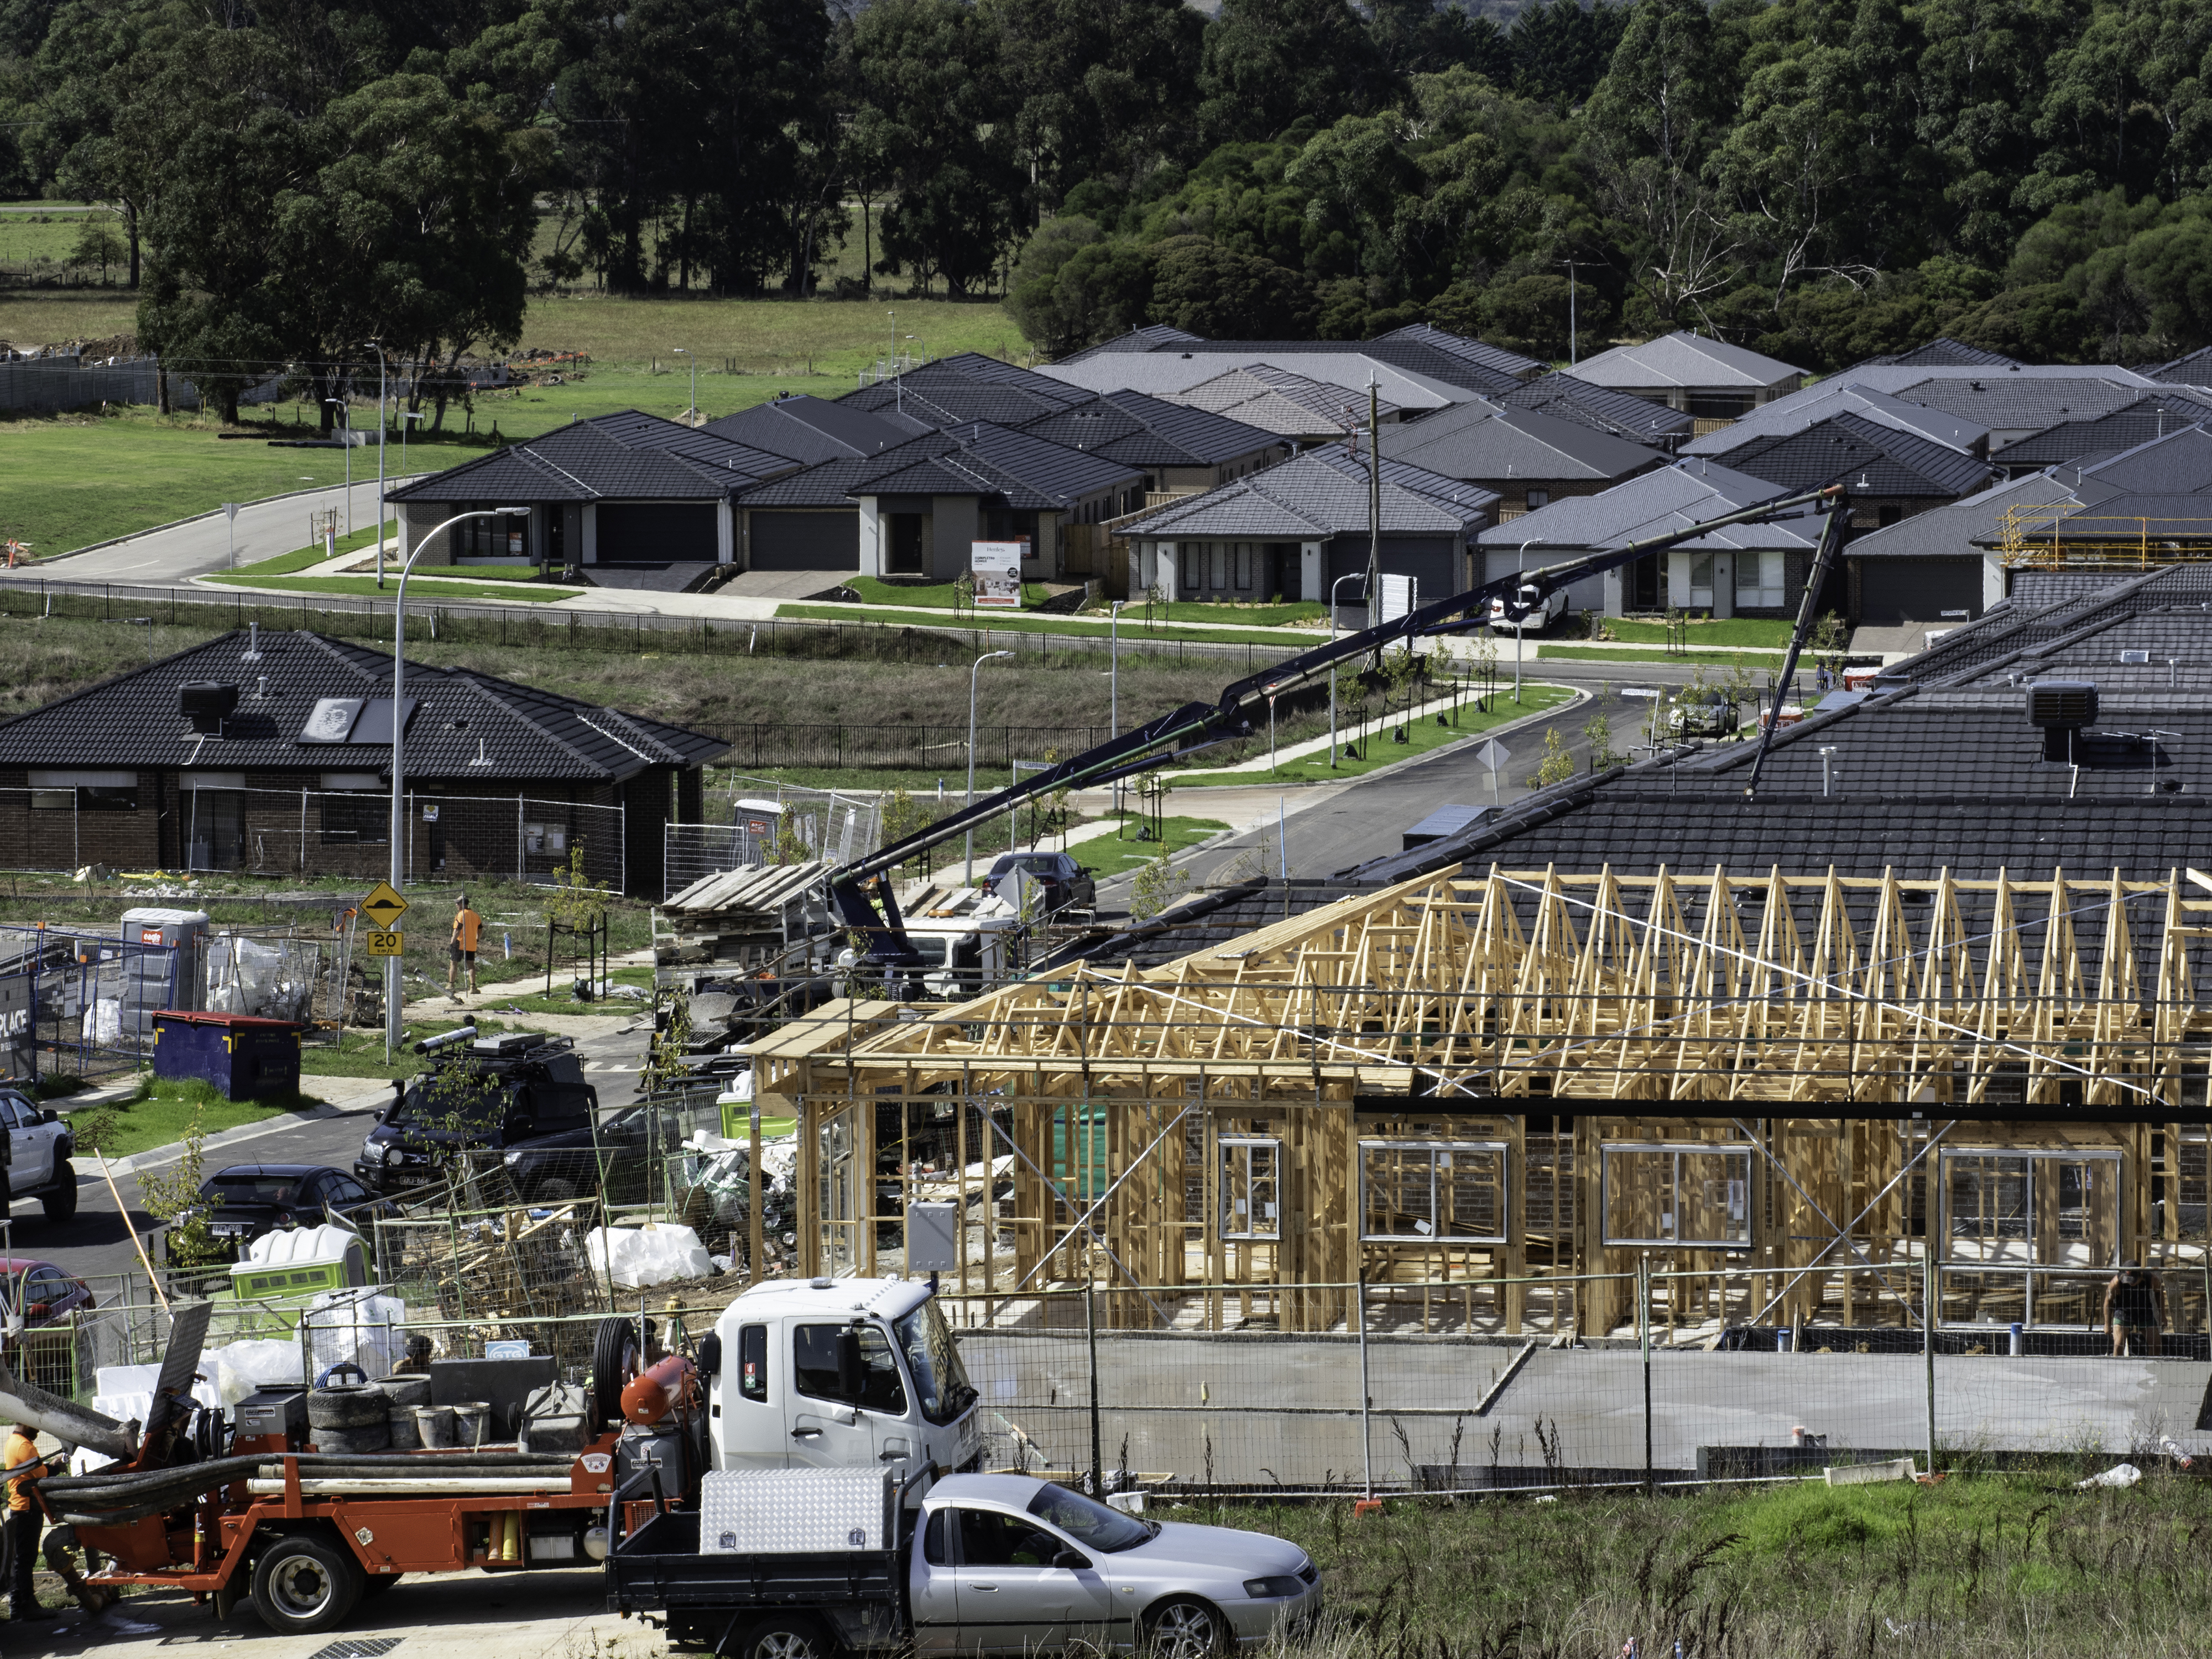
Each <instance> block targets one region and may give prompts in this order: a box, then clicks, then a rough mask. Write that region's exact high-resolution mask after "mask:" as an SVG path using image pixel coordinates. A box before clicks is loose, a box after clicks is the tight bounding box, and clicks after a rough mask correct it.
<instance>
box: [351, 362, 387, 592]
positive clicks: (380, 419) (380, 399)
mask: <svg viewBox="0 0 2212 1659" xmlns="http://www.w3.org/2000/svg"><path fill="white" fill-rule="evenodd" d="M362 344H363V345H365V346H367V347H368V348H369V349H370V350H372V351H374V352H375V353H376V585H377V586H379V587H381V586H384V388H385V382H386V378H387V375H386V365H385V361H384V344H383V343H382V342H381V341H379V340H364V341H362ZM352 453H353V449H352V446H351V445H350V444H349V445H348V446H347V449H346V454H347V457H348V459H349V462H350V459H351V457H352ZM348 476H349V477H350V476H351V475H350V474H349V475H348ZM348 493H349V494H350V493H351V492H350V491H349V492H348Z"/></svg>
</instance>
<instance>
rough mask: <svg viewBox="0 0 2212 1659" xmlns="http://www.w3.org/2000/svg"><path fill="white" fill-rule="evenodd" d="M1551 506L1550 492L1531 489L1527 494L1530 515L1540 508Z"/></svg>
mask: <svg viewBox="0 0 2212 1659" xmlns="http://www.w3.org/2000/svg"><path fill="white" fill-rule="evenodd" d="M1551 504H1552V492H1551V491H1550V490H1548V489H1532V490H1530V491H1529V492H1528V510H1529V511H1530V512H1531V513H1534V511H1535V510H1536V509H1537V508H1538V507H1549V506H1550V505H1551Z"/></svg>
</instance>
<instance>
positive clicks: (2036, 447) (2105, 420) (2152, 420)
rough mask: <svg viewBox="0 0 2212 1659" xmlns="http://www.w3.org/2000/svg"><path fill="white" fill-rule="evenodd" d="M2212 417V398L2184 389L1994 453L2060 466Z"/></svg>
mask: <svg viewBox="0 0 2212 1659" xmlns="http://www.w3.org/2000/svg"><path fill="white" fill-rule="evenodd" d="M2207 419H2212V401H2207V400H2204V399H2202V398H2192V397H2190V396H2188V395H2186V394H2185V393H2183V392H2163V393H2159V394H2155V395H2154V396H2151V397H2148V398H2143V397H2138V398H2136V401H2135V402H2133V403H2130V404H2127V405H2125V406H2124V407H2123V408H2120V409H2116V410H2112V413H2110V414H2109V415H2100V416H2095V417H2094V418H2093V419H2089V420H2081V421H2065V422H2061V423H2060V424H2058V425H2057V426H2054V427H2052V428H2050V429H2049V430H2047V431H2044V432H2039V433H2037V434H2035V435H2033V437H2028V438H2022V439H2021V441H2019V442H2018V443H2016V444H2008V445H2007V446H2006V447H2004V448H2002V449H2000V450H1998V451H1997V452H1996V453H1995V454H1993V455H1991V456H1990V460H1991V461H1993V462H1995V463H1996V465H1999V466H2009V467H2024V466H2056V465H2059V464H2060V463H2061V462H2068V461H2081V462H2084V463H2087V462H2091V461H2094V460H2098V459H2108V458H2110V457H2112V456H2113V455H2116V454H2118V453H2121V452H2122V451H2124V450H2130V449H2133V448H2136V447H2137V446H2139V445H2142V444H2146V443H2149V442H2151V441H2154V439H2158V438H2161V437H2164V436H2165V435H2166V434H2168V433H2170V432H2174V431H2178V430H2179V429H2180V428H2184V427H2191V426H2195V425H2197V423H2198V422H2202V421H2204V420H2207Z"/></svg>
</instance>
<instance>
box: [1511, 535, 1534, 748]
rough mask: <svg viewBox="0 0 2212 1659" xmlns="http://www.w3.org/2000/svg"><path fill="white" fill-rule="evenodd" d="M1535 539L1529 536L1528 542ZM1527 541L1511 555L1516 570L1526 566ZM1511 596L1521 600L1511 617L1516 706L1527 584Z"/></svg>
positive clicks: (1525, 617) (1521, 569) (1518, 694)
mask: <svg viewBox="0 0 2212 1659" xmlns="http://www.w3.org/2000/svg"><path fill="white" fill-rule="evenodd" d="M1535 539H1536V538H1534V536H1531V537H1529V538H1528V542H1533V541H1534V540H1535ZM1528 542H1523V543H1522V544H1521V550H1520V551H1519V552H1518V553H1516V554H1515V555H1514V556H1513V568H1514V569H1516V570H1517V571H1522V572H1525V571H1527V569H1528ZM1513 597H1514V598H1515V599H1516V600H1519V601H1520V602H1521V609H1520V611H1518V612H1517V613H1516V615H1515V616H1514V618H1513V702H1514V703H1515V705H1516V707H1517V706H1518V705H1519V703H1520V702H1521V628H1522V623H1526V622H1527V621H1528V584H1527V583H1525V582H1524V583H1522V585H1521V586H1519V587H1517V588H1516V589H1515V590H1514V592H1513Z"/></svg>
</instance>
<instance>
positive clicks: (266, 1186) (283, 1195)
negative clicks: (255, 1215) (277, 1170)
mask: <svg viewBox="0 0 2212 1659" xmlns="http://www.w3.org/2000/svg"><path fill="white" fill-rule="evenodd" d="M306 1185H307V1178H306V1177H305V1176H280V1175H235V1176H234V1175H219V1176H216V1177H215V1179H214V1180H212V1181H210V1182H208V1183H207V1185H206V1186H204V1187H203V1188H200V1196H201V1197H202V1198H204V1199H206V1200H208V1201H209V1202H210V1203H211V1204H296V1203H298V1202H299V1201H300V1189H301V1188H302V1187H304V1186H306Z"/></svg>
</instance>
